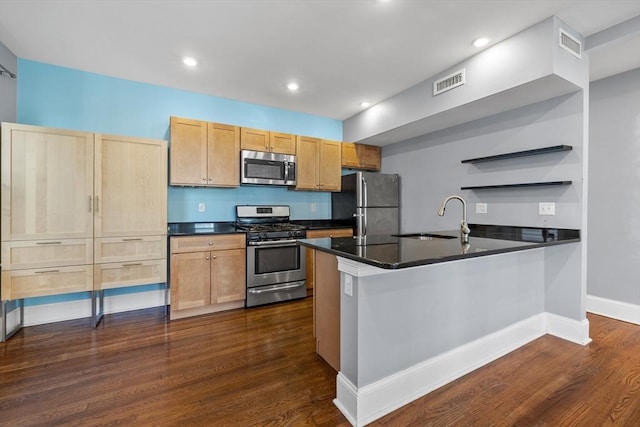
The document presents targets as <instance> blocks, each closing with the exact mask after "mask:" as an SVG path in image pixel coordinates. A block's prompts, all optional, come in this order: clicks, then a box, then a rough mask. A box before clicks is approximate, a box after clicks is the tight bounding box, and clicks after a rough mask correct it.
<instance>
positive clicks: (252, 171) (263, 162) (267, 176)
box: [240, 150, 296, 185]
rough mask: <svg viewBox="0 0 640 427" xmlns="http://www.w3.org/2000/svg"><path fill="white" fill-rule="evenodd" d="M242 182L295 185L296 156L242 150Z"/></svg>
mask: <svg viewBox="0 0 640 427" xmlns="http://www.w3.org/2000/svg"><path fill="white" fill-rule="evenodd" d="M241 169H242V179H241V180H240V182H241V183H242V184H267V185H296V156H294V155H292V154H281V153H267V152H263V151H251V150H242V165H241Z"/></svg>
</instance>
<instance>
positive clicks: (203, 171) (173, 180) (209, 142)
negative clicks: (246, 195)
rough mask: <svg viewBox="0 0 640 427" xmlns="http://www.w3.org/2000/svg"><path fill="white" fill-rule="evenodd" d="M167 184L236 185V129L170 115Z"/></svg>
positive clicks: (237, 179)
mask: <svg viewBox="0 0 640 427" xmlns="http://www.w3.org/2000/svg"><path fill="white" fill-rule="evenodd" d="M169 183H170V184H171V185H189V186H191V185H193V186H206V187H237V186H239V185H240V128H239V127H237V126H230V125H225V124H220V123H209V122H204V121H200V120H191V119H183V118H179V117H171V153H170V182H169Z"/></svg>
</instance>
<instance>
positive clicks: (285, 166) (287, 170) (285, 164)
mask: <svg viewBox="0 0 640 427" xmlns="http://www.w3.org/2000/svg"><path fill="white" fill-rule="evenodd" d="M288 178H289V162H284V176H283V177H282V179H283V180H284V181H286V180H287V179H288Z"/></svg>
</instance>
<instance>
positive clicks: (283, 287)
mask: <svg viewBox="0 0 640 427" xmlns="http://www.w3.org/2000/svg"><path fill="white" fill-rule="evenodd" d="M304 285H305V281H304V280H303V281H301V282H295V283H287V284H284V285H273V286H269V287H263V288H260V289H248V290H247V292H249V293H250V294H256V295H259V294H264V293H266V292H278V291H286V290H289V289H295V288H299V287H301V286H304Z"/></svg>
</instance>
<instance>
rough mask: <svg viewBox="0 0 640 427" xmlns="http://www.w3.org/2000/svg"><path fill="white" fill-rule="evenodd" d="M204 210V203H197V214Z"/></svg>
mask: <svg viewBox="0 0 640 427" xmlns="http://www.w3.org/2000/svg"><path fill="white" fill-rule="evenodd" d="M205 209H206V206H205V204H204V203H198V212H204V211H205Z"/></svg>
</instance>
